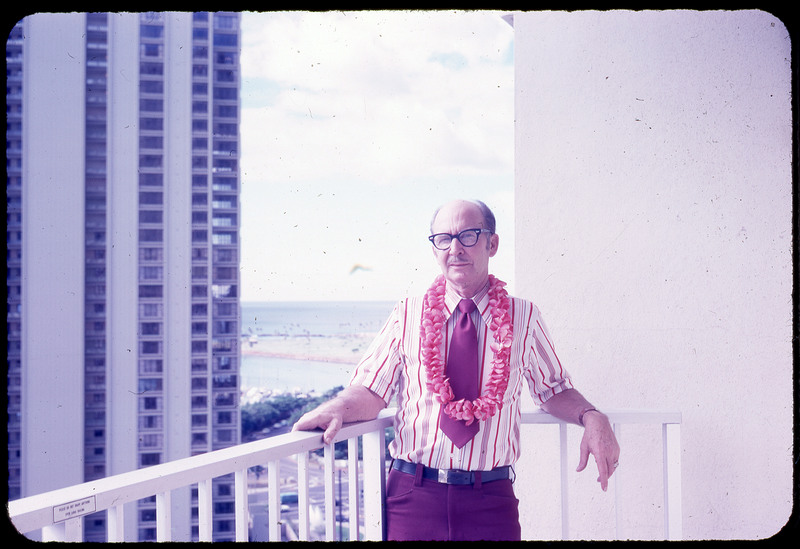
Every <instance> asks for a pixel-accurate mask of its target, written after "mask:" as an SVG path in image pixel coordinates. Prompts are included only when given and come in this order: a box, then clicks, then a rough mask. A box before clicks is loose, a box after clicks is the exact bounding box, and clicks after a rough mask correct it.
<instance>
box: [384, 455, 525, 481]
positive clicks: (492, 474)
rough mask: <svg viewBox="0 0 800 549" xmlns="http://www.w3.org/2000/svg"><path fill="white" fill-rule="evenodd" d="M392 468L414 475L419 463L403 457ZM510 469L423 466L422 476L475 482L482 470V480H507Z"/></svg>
mask: <svg viewBox="0 0 800 549" xmlns="http://www.w3.org/2000/svg"><path fill="white" fill-rule="evenodd" d="M392 469H395V470H397V471H400V472H401V473H407V474H409V475H414V474H416V473H417V464H416V463H409V462H407V461H403V460H402V459H396V460H394V463H392ZM510 469H511V467H509V466H508V465H506V466H503V467H495V468H494V469H492V470H490V471H461V470H460V469H434V468H432V467H424V466H423V468H422V478H424V479H428V480H435V481H436V482H439V483H441V484H474V483H475V480H476V479H475V473H476V472H480V474H481V482H482V483H483V482H492V481H495V480H506V479H508V478H510Z"/></svg>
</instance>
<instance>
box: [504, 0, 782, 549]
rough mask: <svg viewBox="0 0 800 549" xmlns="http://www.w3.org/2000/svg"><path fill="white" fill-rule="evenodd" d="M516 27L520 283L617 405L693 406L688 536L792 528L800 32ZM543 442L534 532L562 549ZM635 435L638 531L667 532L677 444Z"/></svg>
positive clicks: (581, 378) (736, 25)
mask: <svg viewBox="0 0 800 549" xmlns="http://www.w3.org/2000/svg"><path fill="white" fill-rule="evenodd" d="M514 28H515V48H516V49H515V56H516V76H515V77H516V83H515V86H516V132H517V136H516V187H515V190H516V210H515V216H516V234H515V238H516V288H514V289H513V290H514V291H515V293H516V294H518V295H521V296H524V297H528V298H531V299H533V300H534V301H535V302H536V303H537V304H538V305H539V306H540V308H541V309H542V312H543V314H544V316H545V319H546V321H547V322H548V325H549V327H550V329H551V331H552V333H553V336H554V338H555V340H556V345H557V349H558V350H559V352H560V355H561V358H562V361H563V363H564V364H565V365H566V367H567V368H568V369H569V370H570V372H571V373H572V374H573V377H574V379H575V382H576V384H577V385H578V387H579V388H580V389H581V390H582V392H583V393H584V394H585V395H587V397H589V399H590V400H591V401H593V402H594V403H595V404H596V405H597V406H599V407H601V408H606V409H610V408H630V409H640V408H655V409H677V410H680V411H681V412H682V414H683V427H682V454H681V455H682V462H683V483H682V489H683V514H682V518H683V531H684V536H685V537H686V538H687V539H734V538H738V539H753V538H764V537H768V536H771V535H772V534H774V533H776V532H777V531H779V530H780V529H781V528H782V527H783V526H784V524H785V523H786V521H787V520H788V518H789V515H790V512H791V498H792V462H791V458H792V351H791V349H792V348H791V326H792V310H791V305H792V263H791V250H792V227H791V193H792V187H791V175H792V174H791V143H792V141H791V139H792V133H791V132H792V127H791V105H790V92H791V89H790V37H789V35H788V32H787V29H786V28H785V27H784V25H783V24H782V23H781V21H780V20H777V19H776V18H774V17H773V16H771V15H770V14H768V13H765V12H760V11H733V12H721V11H719V12H690V11H665V12H616V11H609V12H574V13H568V12H549V13H548V12H532V13H525V14H516V15H515V20H514ZM526 429H528V431H526V432H527V433H528V434H529V436H527V437H526V438H525V439H524V440H523V451H524V453H525V457H524V458H523V460H522V461H521V462H520V464H519V466H518V480H517V490H518V492H519V493H520V494H521V499H522V508H521V512H522V518H523V535H524V536H525V537H528V538H529V539H548V538H557V537H559V536H560V526H559V519H558V510H557V505H558V503H559V502H558V496H557V494H558V491H557V490H558V483H557V480H555V479H553V478H552V477H551V476H550V475H549V474H546V473H544V472H543V471H544V470H545V467H550V469H549V470H554V468H555V467H557V463H552V464H551V463H549V462H550V461H551V460H552V459H553V458H554V454H553V452H552V450H551V449H550V447H549V446H548V443H550V442H551V440H549V439H552V438H553V437H552V436H551V435H549V434H548V435H546V436H544V437H543V438H542V441H541V443H539V441H538V440H537V438H536V437H535V433H536V432H537V431H533V429H534V428H533V427H529V428H526ZM538 432H541V431H538ZM570 432H571V439H574V440H571V444H572V445H573V446H574V448H573V449H571V450H570V451H571V455H570V459H571V462H570V466H571V467H572V468H573V469H574V467H575V466H576V465H577V460H578V448H577V444H578V442H579V436H580V429H579V428H577V427H575V428H574V429H571V431H570ZM621 438H622V446H623V450H622V458H621V463H622V465H621V469H620V472H621V473H624V474H625V475H626V476H624V477H621V480H622V481H623V485H622V486H621V488H620V493H619V496H620V502H621V504H620V506H621V509H622V511H623V513H625V517H626V518H625V519H624V520H623V522H622V527H623V535H624V536H626V537H631V538H638V539H648V538H655V537H659V536H660V535H661V534H662V531H663V509H662V507H663V502H662V499H661V492H660V490H661V483H660V476H661V453H660V452H661V450H660V431H659V430H655V431H652V430H648V429H646V428H644V427H639V426H636V427H630V428H628V429H626V430H623V432H622V437H621ZM590 467H592V468H593V467H594V464H593V463H592V464H591V466H590ZM596 476H597V475H596V471H595V470H594V469H592V471H590V472H584V473H582V474H580V475H574V477H573V478H571V481H570V485H571V490H572V493H571V498H572V511H571V514H570V523H571V525H572V535H573V537H574V538H586V537H599V538H606V537H611V536H613V535H614V530H613V527H614V520H613V516H614V515H613V509H614V505H615V504H614V499H615V495H616V494H615V493H614V490H615V489H614V488H613V487H612V488H611V489H610V490H609V492H608V493H605V494H604V493H602V492H601V490H600V489H599V487H598V485H597V484H596V482H595V479H596Z"/></svg>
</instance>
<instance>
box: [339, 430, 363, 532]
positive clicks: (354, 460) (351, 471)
mask: <svg viewBox="0 0 800 549" xmlns="http://www.w3.org/2000/svg"><path fill="white" fill-rule="evenodd" d="M358 438H359V437H353V438H349V439H347V478H348V482H347V486H348V489H349V490H348V494H347V501H348V504H349V508H350V513H349V514H348V517H347V519H348V522H347V524H348V527H349V530H350V536H349V541H358V526H359V522H360V521H359V518H360V516H359V515H360V512H359V500H360V499H361V498H360V494H359V482H358ZM340 504H341V502H340Z"/></svg>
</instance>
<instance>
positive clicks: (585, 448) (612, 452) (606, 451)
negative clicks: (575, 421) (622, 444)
mask: <svg viewBox="0 0 800 549" xmlns="http://www.w3.org/2000/svg"><path fill="white" fill-rule="evenodd" d="M583 425H584V427H585V428H584V432H583V439H581V459H580V463H578V468H577V471H578V472H581V471H583V470H584V469H585V468H586V465H587V464H588V462H589V454H591V455H593V456H594V460H595V462H596V463H597V472H598V473H599V474H600V476H599V477H598V478H597V482H599V483H600V487H601V488H602V489H603V491H604V492H605V491H606V490H607V489H608V479H609V478H611V475H613V474H614V471H615V470H616V468H617V467H618V466H619V444H618V443H617V437H616V436H615V435H614V430H613V429H612V428H611V423H609V421H608V418H607V417H606V415H605V414H602V413H600V412H597V411H594V410H593V411H591V412H588V413H587V414H586V415H585V416H584V418H583Z"/></svg>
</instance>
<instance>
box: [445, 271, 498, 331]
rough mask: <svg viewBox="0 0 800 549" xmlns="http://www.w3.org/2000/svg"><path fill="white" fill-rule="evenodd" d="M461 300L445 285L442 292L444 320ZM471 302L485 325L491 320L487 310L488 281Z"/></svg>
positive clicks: (490, 313) (451, 313)
mask: <svg viewBox="0 0 800 549" xmlns="http://www.w3.org/2000/svg"><path fill="white" fill-rule="evenodd" d="M462 299H463V298H462V297H461V296H460V295H458V294H457V293H456V292H455V290H453V289H452V288H451V287H450V285H449V284H446V285H445V292H444V315H445V320H447V319H449V318H450V317H451V316H452V315H453V312H454V311H455V310H456V308H457V307H458V304H459V302H461V300H462ZM472 301H473V302H475V305H476V307H477V308H478V312H480V314H481V317H482V318H483V320H484V322H486V323H487V324H488V323H489V322H490V321H491V320H492V312H491V311H490V310H489V281H488V280H487V281H486V284H485V285H484V286H483V288H481V289H480V290H479V291H478V293H477V294H475V295H474V296H472Z"/></svg>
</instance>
